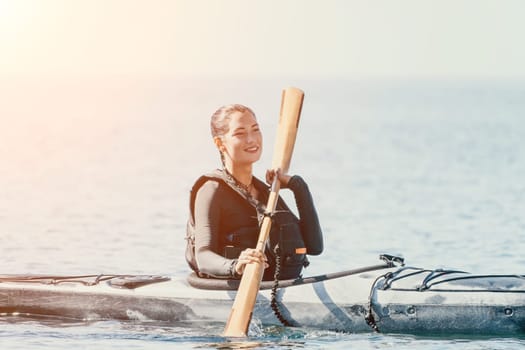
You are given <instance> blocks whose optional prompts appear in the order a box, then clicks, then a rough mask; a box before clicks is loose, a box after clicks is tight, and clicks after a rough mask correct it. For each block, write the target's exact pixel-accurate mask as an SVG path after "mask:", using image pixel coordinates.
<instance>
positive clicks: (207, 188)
mask: <svg viewBox="0 0 525 350" xmlns="http://www.w3.org/2000/svg"><path fill="white" fill-rule="evenodd" d="M211 130H212V137H213V139H214V141H215V145H216V147H217V149H218V150H219V152H220V155H221V160H222V165H223V169H222V170H216V171H214V172H213V173H210V174H207V175H204V176H202V177H201V178H199V179H198V180H197V181H196V183H195V185H194V186H193V188H192V191H191V197H190V208H191V217H190V221H189V225H188V242H189V245H188V250H187V260H188V263H189V264H190V266H191V267H192V268H193V269H194V270H195V271H196V272H197V273H198V274H199V276H201V277H214V278H240V277H241V275H242V274H243V272H244V268H245V267H246V264H249V263H251V262H260V263H265V265H266V267H267V268H266V270H265V272H264V276H263V279H265V280H271V279H274V278H275V279H279V278H281V279H287V278H296V277H298V276H299V275H300V274H301V272H302V269H303V267H305V266H307V265H308V259H307V258H306V254H310V255H318V254H320V253H321V252H322V250H323V238H322V233H321V228H320V225H319V219H318V217H317V212H316V210H315V207H314V204H313V200H312V196H311V194H310V191H309V189H308V186H307V185H306V183H305V182H304V180H303V179H302V178H301V177H299V176H297V175H295V176H290V175H287V174H284V173H282V172H281V171H279V169H271V170H268V171H267V173H266V181H267V182H268V183H272V180H273V178H274V177H275V176H278V178H279V182H280V183H281V186H282V188H289V189H290V190H291V191H292V192H293V194H294V196H295V200H296V205H297V209H298V211H299V218H297V217H296V216H295V215H294V214H293V213H292V212H291V211H290V209H289V208H288V206H287V205H286V204H285V202H284V201H283V200H282V199H279V200H278V203H277V212H275V214H274V215H272V231H271V232H270V244H269V249H267V253H266V256H265V255H264V254H263V253H261V252H260V251H259V250H256V249H254V248H255V246H256V245H257V239H258V234H259V227H260V224H261V222H262V220H263V218H264V217H265V216H266V215H267V214H266V208H265V205H264V203H266V202H267V201H268V198H269V195H270V191H269V187H268V186H267V185H266V184H265V183H264V182H262V181H261V180H259V179H257V178H256V177H255V176H253V173H252V167H253V164H254V163H255V162H257V161H258V160H259V158H260V157H261V153H262V143H263V138H262V134H261V131H260V129H259V124H258V123H257V119H256V117H255V114H254V112H253V111H252V110H251V109H249V108H248V107H245V106H243V105H239V104H234V105H227V106H223V107H221V108H219V109H218V110H217V111H216V112H215V113H214V114H213V116H212V119H211ZM284 235H286V240H283V239H282V237H283V236H284Z"/></svg>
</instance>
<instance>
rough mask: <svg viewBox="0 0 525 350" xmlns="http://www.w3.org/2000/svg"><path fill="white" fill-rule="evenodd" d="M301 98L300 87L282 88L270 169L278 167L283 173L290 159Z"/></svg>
mask: <svg viewBox="0 0 525 350" xmlns="http://www.w3.org/2000/svg"><path fill="white" fill-rule="evenodd" d="M303 99H304V92H303V91H302V90H300V89H297V88H294V87H289V88H287V89H284V90H283V93H282V100H281V112H280V116H279V127H278V129H277V138H276V140H275V148H274V152H273V161H272V169H277V168H280V169H281V171H282V172H283V173H285V174H286V173H287V172H288V169H289V168H290V162H291V160H292V153H293V148H294V145H295V138H296V136H297V128H298V127H299V118H300V116H301V109H302V107H303Z"/></svg>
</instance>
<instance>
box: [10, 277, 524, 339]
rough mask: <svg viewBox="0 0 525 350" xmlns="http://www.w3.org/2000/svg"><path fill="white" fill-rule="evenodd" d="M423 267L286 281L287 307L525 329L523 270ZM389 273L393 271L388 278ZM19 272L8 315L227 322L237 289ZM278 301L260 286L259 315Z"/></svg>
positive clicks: (461, 326)
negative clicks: (438, 275) (35, 277)
mask: <svg viewBox="0 0 525 350" xmlns="http://www.w3.org/2000/svg"><path fill="white" fill-rule="evenodd" d="M400 271H401V272H400ZM415 271H416V272H417V271H421V272H418V273H415V274H414V277H411V276H408V277H406V276H403V274H405V275H409V274H410V273H412V270H399V269H398V268H383V269H380V270H376V271H369V272H363V273H356V274H349V275H347V276H344V277H339V278H331V279H326V280H321V281H318V282H315V283H297V285H293V283H291V285H290V284H288V285H286V284H285V285H286V288H281V289H279V290H278V292H277V301H278V305H279V309H280V313H281V315H282V317H283V318H284V319H285V320H287V321H288V322H290V324H291V325H294V326H301V327H311V328H319V329H327V330H338V331H345V332H370V331H373V330H374V329H375V330H377V331H380V332H385V333H403V334H405V333H406V334H445V335H450V334H472V335H478V334H486V335H498V336H500V335H502V336H505V335H509V336H516V335H517V336H522V335H524V334H525V281H524V279H523V276H511V277H508V278H506V279H505V278H503V276H480V277H479V278H477V279H476V278H467V279H465V278H460V279H459V280H454V278H455V277H456V275H457V276H459V277H464V276H465V275H462V274H455V273H449V274H448V276H447V277H452V282H450V281H448V282H447V281H445V282H442V283H438V284H436V285H428V284H427V285H425V286H424V288H422V287H421V280H422V278H421V277H425V276H428V275H429V274H430V273H431V272H428V271H426V270H420V269H416V270H415ZM432 273H435V271H434V272H432ZM385 274H387V278H385V277H382V276H384V275H385ZM466 276H468V277H471V275H466ZM9 277H11V278H9ZM12 277H13V276H3V278H0V314H1V315H4V316H5V315H12V314H16V315H29V316H31V315H34V316H50V317H60V318H64V319H75V320H101V319H116V320H138V321H144V322H147V321H158V322H165V323H168V324H173V325H183V324H198V323H203V322H204V323H215V322H219V323H225V321H226V319H227V317H228V315H229V313H230V310H231V306H232V303H233V300H234V298H235V291H234V290H206V289H197V288H194V287H192V286H191V285H190V284H189V283H188V280H187V278H185V277H183V278H177V277H175V278H171V279H170V280H167V281H163V282H158V283H152V284H149V285H145V286H140V287H137V288H134V289H127V288H116V287H115V286H114V285H113V286H112V285H110V283H108V282H99V283H96V284H95V285H82V284H79V283H76V282H67V280H61V279H59V280H58V282H59V283H57V281H53V280H45V281H46V282H47V283H48V284H42V283H35V281H32V280H31V281H30V282H28V281H25V280H17V279H16V278H12ZM389 278H390V279H389ZM396 278H398V279H397V280H396ZM442 279H443V278H442ZM418 281H419V282H418ZM433 281H434V282H435V281H436V280H435V279H434V280H433ZM270 300H271V291H270V290H262V291H260V293H259V295H258V298H257V302H256V305H255V309H254V314H253V319H254V320H258V321H259V322H261V323H262V324H264V325H280V324H281V321H280V320H279V319H278V317H277V316H276V314H275V313H274V311H273V310H272V308H271V306H270ZM367 315H371V316H372V317H368V318H367Z"/></svg>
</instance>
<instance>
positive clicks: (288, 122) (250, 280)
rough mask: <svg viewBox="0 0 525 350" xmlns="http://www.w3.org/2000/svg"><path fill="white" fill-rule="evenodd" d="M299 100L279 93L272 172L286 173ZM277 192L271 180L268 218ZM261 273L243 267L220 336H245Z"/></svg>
mask: <svg viewBox="0 0 525 350" xmlns="http://www.w3.org/2000/svg"><path fill="white" fill-rule="evenodd" d="M303 98H304V93H303V92H302V91H301V90H299V89H297V88H287V89H285V90H283V93H282V99H281V112H280V117H279V127H278V129H277V138H276V142H275V149H274V154H273V162H272V168H273V169H281V171H282V172H283V173H287V172H288V168H289V166H290V161H291V158H292V153H293V148H294V144H295V138H296V135H297V128H298V126H299V117H300V115H301V109H302V104H303ZM279 190H280V183H279V179H278V178H277V176H275V177H274V179H273V183H272V188H271V191H270V195H269V197H268V203H267V205H266V212H267V214H271V213H273V212H274V211H275V208H276V206H277V201H278V199H279ZM271 225H272V220H271V218H270V215H266V216H265V217H264V219H263V221H262V224H261V230H260V233H259V238H258V240H257V246H256V248H255V249H257V250H258V251H260V252H262V253H264V248H265V246H266V241H267V240H268V236H269V234H270V229H271ZM263 272H264V266H263V264H261V263H259V262H254V263H250V264H247V265H246V267H245V268H244V272H243V274H242V279H241V283H240V284H239V289H238V290H237V294H236V296H235V300H234V302H233V306H232V310H231V313H230V317H229V318H228V322H227V323H226V327H225V329H224V336H226V337H245V336H246V334H247V333H248V327H249V325H250V321H251V318H252V314H253V308H254V306H255V301H256V299H257V293H258V292H259V287H260V284H261V279H262V276H263Z"/></svg>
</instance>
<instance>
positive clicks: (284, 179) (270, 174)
mask: <svg viewBox="0 0 525 350" xmlns="http://www.w3.org/2000/svg"><path fill="white" fill-rule="evenodd" d="M275 174H277V178H278V179H279V182H280V183H281V187H282V188H286V187H288V182H290V179H291V178H292V177H291V176H290V175H288V174H283V173H282V172H281V169H269V170H267V171H266V182H267V183H268V184H269V185H271V184H272V183H273V178H274V177H275Z"/></svg>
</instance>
